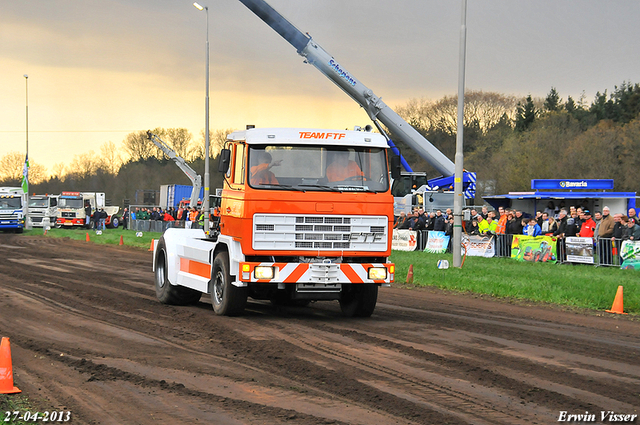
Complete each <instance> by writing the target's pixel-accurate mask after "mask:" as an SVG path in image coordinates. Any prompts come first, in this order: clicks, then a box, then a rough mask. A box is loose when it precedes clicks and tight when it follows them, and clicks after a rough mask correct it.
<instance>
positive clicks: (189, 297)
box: [155, 238, 202, 305]
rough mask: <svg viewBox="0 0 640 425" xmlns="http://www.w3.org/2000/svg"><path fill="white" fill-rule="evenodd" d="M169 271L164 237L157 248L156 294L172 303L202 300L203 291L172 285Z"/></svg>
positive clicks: (162, 300) (166, 302)
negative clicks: (168, 274)
mask: <svg viewBox="0 0 640 425" xmlns="http://www.w3.org/2000/svg"><path fill="white" fill-rule="evenodd" d="M167 273H168V270H167V248H166V245H165V242H164V238H161V239H160V240H159V241H158V246H157V248H156V274H155V275H156V296H157V297H158V299H159V300H160V302H161V303H163V304H170V305H187V304H193V303H196V302H198V301H199V300H200V297H201V296H202V292H200V291H196V290H195V289H191V288H185V287H184V286H175V285H172V284H171V283H170V282H169V279H168V278H167Z"/></svg>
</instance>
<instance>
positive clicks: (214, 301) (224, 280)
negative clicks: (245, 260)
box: [211, 251, 247, 316]
mask: <svg viewBox="0 0 640 425" xmlns="http://www.w3.org/2000/svg"><path fill="white" fill-rule="evenodd" d="M211 305H212V306H213V311H215V313H216V314H217V315H220V316H235V315H238V314H240V313H242V312H243V311H244V308H245V306H246V305H247V288H246V287H244V288H239V287H237V286H234V285H233V284H232V283H231V274H230V273H229V253H227V252H226V251H222V252H220V253H218V255H216V258H215V259H214V260H213V267H212V268H211Z"/></svg>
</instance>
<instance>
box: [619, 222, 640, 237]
mask: <svg viewBox="0 0 640 425" xmlns="http://www.w3.org/2000/svg"><path fill="white" fill-rule="evenodd" d="M623 221H624V219H623ZM626 225H627V229H626V230H627V231H626V232H625V233H624V236H622V239H630V240H632V241H640V226H638V224H637V223H636V220H635V219H633V218H631V217H629V218H627V222H626Z"/></svg>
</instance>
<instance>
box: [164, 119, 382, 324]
mask: <svg viewBox="0 0 640 425" xmlns="http://www.w3.org/2000/svg"><path fill="white" fill-rule="evenodd" d="M221 158H222V161H221V166H220V171H221V172H223V173H224V174H225V177H224V187H223V190H222V193H221V202H220V219H219V223H218V225H217V227H216V228H215V229H214V230H213V231H212V232H211V234H210V235H208V236H206V235H205V234H204V232H203V231H202V230H182V229H169V230H167V232H166V233H165V235H164V236H163V239H161V240H160V242H159V244H158V248H157V249H156V256H155V264H154V267H155V270H156V290H157V293H158V296H159V298H160V300H161V301H163V299H165V300H170V299H172V298H173V299H175V298H182V299H183V300H187V299H188V298H189V297H188V296H185V297H170V296H165V295H166V294H164V292H163V291H164V290H165V289H167V290H171V289H173V287H172V285H173V286H175V285H176V284H177V285H178V286H186V287H188V288H191V289H192V290H197V291H200V292H207V293H210V294H211V298H212V304H213V308H214V310H215V311H216V313H218V314H237V313H238V312H240V311H242V310H243V309H244V305H245V303H246V298H247V297H252V298H254V299H264V300H271V302H273V303H282V304H307V303H309V302H310V301H319V300H338V301H339V302H340V306H341V308H342V311H343V313H344V314H345V315H347V316H369V315H371V314H372V312H373V310H374V308H375V304H376V301H377V292H378V287H379V286H381V285H387V286H388V285H389V284H390V283H391V282H393V279H394V272H395V267H394V265H393V264H391V263H389V262H388V257H389V255H390V254H391V237H392V233H391V229H392V227H393V197H392V196H391V192H390V186H389V171H388V167H387V143H386V139H385V138H384V137H383V136H381V135H380V134H376V133H368V132H362V131H344V130H342V131H340V130H316V129H248V130H245V131H238V132H234V133H232V134H230V135H229V136H228V137H227V142H226V145H225V149H224V150H223V152H222V154H221ZM185 232H191V233H188V235H189V236H187V233H185ZM198 232H199V233H198ZM204 259H206V260H207V261H203V260H204ZM194 262H195V263H194ZM158 266H160V269H162V270H161V274H160V275H159V273H158ZM198 272H199V275H198ZM159 284H160V290H159V288H158V285H159ZM167 285H168V286H167ZM178 292H179V291H178ZM182 292H184V291H182ZM193 296H194V297H196V296H198V295H197V294H193Z"/></svg>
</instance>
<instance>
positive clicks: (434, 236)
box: [424, 230, 450, 254]
mask: <svg viewBox="0 0 640 425" xmlns="http://www.w3.org/2000/svg"><path fill="white" fill-rule="evenodd" d="M449 239H450V237H449V236H447V235H445V233H444V232H441V231H434V230H429V237H428V239H427V246H426V247H425V249H424V252H431V253H434V254H443V253H444V252H446V251H447V247H448V246H449Z"/></svg>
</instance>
